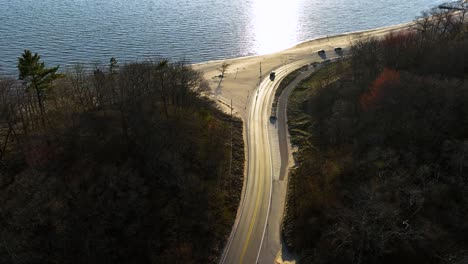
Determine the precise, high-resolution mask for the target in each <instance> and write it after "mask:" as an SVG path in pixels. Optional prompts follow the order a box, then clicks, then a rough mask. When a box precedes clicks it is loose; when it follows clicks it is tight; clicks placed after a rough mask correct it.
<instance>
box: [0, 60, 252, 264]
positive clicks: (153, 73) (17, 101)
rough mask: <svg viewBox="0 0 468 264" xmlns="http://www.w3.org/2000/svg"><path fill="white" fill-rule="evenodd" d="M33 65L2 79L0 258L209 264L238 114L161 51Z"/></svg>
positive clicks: (216, 250)
mask: <svg viewBox="0 0 468 264" xmlns="http://www.w3.org/2000/svg"><path fill="white" fill-rule="evenodd" d="M30 55H31V54H30ZM28 56H29V55H28ZM26 57H27V56H25V55H23V58H26ZM27 59H28V60H34V57H32V55H31V56H29V57H28V58H27ZM25 60H26V59H25ZM20 61H21V59H20ZM26 61H27V60H26ZM26 64H27V63H26ZM28 65H29V64H28ZM30 65H32V64H31V63H30ZM34 65H35V66H34V67H29V66H27V65H26V66H25V65H23V66H24V67H23V69H26V70H24V72H25V74H24V76H20V78H21V79H23V81H21V82H18V81H16V80H11V79H2V80H0V93H1V95H2V96H1V100H2V101H1V102H0V106H1V109H0V125H1V128H0V129H1V130H0V135H1V137H0V142H2V146H1V156H0V158H1V160H0V162H1V170H0V203H1V204H2V206H1V208H0V237H1V239H0V262H1V263H100V264H101V263H216V262H217V259H218V257H219V256H220V255H221V251H222V249H223V246H224V243H225V241H226V240H227V236H228V234H229V232H230V230H231V226H232V224H233V222H234V219H235V216H236V211H237V207H238V202H239V199H240V192H241V188H242V182H243V180H242V178H243V162H244V149H243V138H242V122H241V121H240V120H238V119H232V118H231V117H229V116H227V115H225V114H224V113H222V112H221V111H219V110H218V109H217V108H216V107H215V106H214V105H213V103H212V102H210V101H209V100H207V99H205V98H203V97H201V96H200V91H202V90H203V88H204V87H205V85H206V84H205V83H204V81H203V79H202V78H201V76H200V74H199V73H198V72H195V71H193V70H192V69H191V68H190V67H189V66H187V65H185V64H183V63H171V62H168V61H165V60H161V61H156V62H147V63H132V64H126V65H123V66H120V67H119V65H118V64H117V61H116V60H115V59H112V60H111V63H110V65H109V67H108V68H96V69H94V71H93V72H91V73H90V72H87V71H85V69H84V67H82V66H81V65H77V66H75V67H74V68H73V69H70V70H69V71H67V72H66V73H65V74H64V75H61V74H57V75H53V74H54V72H53V70H50V69H47V68H44V69H42V71H41V70H36V72H35V73H34V69H38V68H41V66H40V61H37V63H36V64H34ZM28 67H29V68H28ZM42 68H43V67H42ZM31 69H32V70H31ZM31 71H32V72H31ZM44 76H46V77H45V78H42V77H44ZM22 77H24V78H22ZM47 78H49V79H55V81H53V82H48V79H47ZM231 129H232V134H231ZM231 135H232V142H233V147H232V150H233V151H232V165H231V163H230V159H231ZM231 167H232V170H231Z"/></svg>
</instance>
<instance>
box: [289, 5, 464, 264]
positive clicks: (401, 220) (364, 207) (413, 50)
mask: <svg viewBox="0 0 468 264" xmlns="http://www.w3.org/2000/svg"><path fill="white" fill-rule="evenodd" d="M464 16H465V13H464V12H452V11H448V10H438V9H434V10H431V11H430V12H427V13H424V14H423V15H422V16H421V17H420V18H418V20H416V21H415V22H414V25H413V26H412V27H411V28H410V29H408V30H405V31H402V32H397V33H392V34H389V35H387V36H385V37H383V38H378V39H377V38H371V39H366V40H356V41H354V43H353V45H352V47H351V48H350V50H349V54H350V55H349V56H347V57H345V58H343V59H342V60H340V61H338V62H335V63H331V64H327V65H323V66H321V67H319V69H318V70H317V71H316V72H315V73H314V74H312V75H311V76H310V77H309V78H308V79H306V80H304V81H303V82H302V83H301V84H299V85H298V87H297V88H296V90H295V91H294V93H293V94H292V96H291V98H290V103H289V106H288V120H289V131H290V134H291V140H292V144H293V145H294V146H297V147H298V151H297V152H296V153H295V161H296V164H297V166H296V167H295V168H294V169H292V171H291V174H290V181H289V186H288V189H289V191H288V198H287V205H286V206H287V207H286V215H285V220H284V223H283V230H282V233H283V238H284V240H285V243H286V245H287V246H288V248H289V249H290V250H292V251H293V252H294V253H295V254H297V255H298V256H299V263H317V264H319V263H320V264H325V263H330V264H331V263H334V264H340V263H343V264H344V263H356V264H364V263H376V264H377V263H379V264H386V263H388V264H390V263H427V264H432V263H434V264H436V263H460V264H461V263H467V261H468V243H467V242H468V240H467V237H468V221H467V220H468V82H467V78H468V68H467V65H468V64H467V58H468V38H467V37H468V28H467V25H466V23H465V21H464Z"/></svg>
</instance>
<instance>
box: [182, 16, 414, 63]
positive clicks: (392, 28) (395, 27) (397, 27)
mask: <svg viewBox="0 0 468 264" xmlns="http://www.w3.org/2000/svg"><path fill="white" fill-rule="evenodd" d="M413 24H414V21H411V22H406V23H400V24H395V25H390V26H383V27H376V28H370V29H363V30H356V31H348V32H344V33H339V34H336V35H329V36H327V35H325V36H324V35H321V36H318V37H316V38H311V39H307V40H304V41H297V42H295V43H294V44H292V45H290V46H288V47H286V48H284V49H282V50H279V51H275V52H271V53H265V54H256V55H246V56H239V57H232V58H225V59H214V60H207V61H202V62H197V63H191V64H189V65H191V66H199V65H204V64H209V63H220V62H226V61H232V60H240V59H249V58H255V57H260V56H269V55H274V54H276V53H281V52H285V51H288V50H290V49H294V48H298V47H300V46H303V45H307V44H309V43H310V42H316V41H324V40H325V39H327V40H328V39H332V38H338V37H346V36H353V35H359V34H370V33H373V32H377V31H384V30H385V31H398V30H403V29H405V28H409V27H411V26H412V25H413ZM388 33H390V32H388Z"/></svg>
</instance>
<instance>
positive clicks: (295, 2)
mask: <svg viewBox="0 0 468 264" xmlns="http://www.w3.org/2000/svg"><path fill="white" fill-rule="evenodd" d="M301 1H302V0H253V5H252V12H253V14H252V29H253V31H254V32H253V34H254V38H255V40H254V43H255V44H254V47H253V49H254V52H255V53H257V54H267V53H272V52H276V51H280V50H282V49H285V48H287V47H289V46H291V45H292V44H294V43H295V42H296V41H297V30H298V11H299V7H300V2H301Z"/></svg>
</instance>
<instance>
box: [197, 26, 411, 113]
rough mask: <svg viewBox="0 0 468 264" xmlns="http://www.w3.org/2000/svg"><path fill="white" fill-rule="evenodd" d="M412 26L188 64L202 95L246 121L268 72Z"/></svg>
mask: <svg viewBox="0 0 468 264" xmlns="http://www.w3.org/2000/svg"><path fill="white" fill-rule="evenodd" d="M412 25H414V21H412V22H407V23H401V24H396V25H391V26H387V27H379V28H374V29H368V30H360V31H353V32H345V33H341V34H338V35H333V36H321V37H318V38H315V39H310V40H307V41H303V42H299V43H296V44H294V45H293V46H291V47H289V48H286V49H284V50H281V51H278V52H273V53H269V54H262V55H251V56H244V57H235V58H230V59H221V60H211V61H205V62H201V63H195V64H189V65H190V66H191V67H192V68H193V69H194V70H197V71H200V72H201V73H202V75H203V77H204V78H205V80H207V82H208V84H209V87H210V89H209V91H208V92H205V94H204V95H206V96H208V97H209V98H211V99H213V101H215V102H216V103H217V104H218V106H219V107H220V108H221V109H222V110H224V111H226V112H230V111H231V106H230V105H231V102H232V108H233V110H234V114H235V115H236V116H238V117H241V118H242V119H244V120H246V113H247V107H248V106H247V105H248V102H249V98H250V96H251V95H253V94H254V92H255V90H256V87H257V85H258V83H259V80H260V79H263V78H265V77H266V76H267V75H268V74H269V73H270V72H271V71H274V70H275V69H276V68H278V67H280V66H283V65H285V64H289V63H292V62H294V61H299V60H301V59H304V58H308V59H312V60H313V61H316V62H320V61H323V60H325V59H328V55H331V56H336V55H335V54H334V48H335V47H342V48H344V49H346V48H348V47H349V46H350V45H351V44H352V42H353V41H355V40H356V39H362V38H370V37H376V38H379V37H382V36H385V35H386V34H388V33H392V32H398V31H402V30H406V29H408V28H410V27H411V26H412ZM322 49H323V50H325V51H326V53H327V54H328V55H327V56H325V57H320V56H318V55H317V51H318V50H322ZM223 63H228V64H229V65H230V66H229V68H228V69H227V71H226V72H225V74H224V78H223V79H222V80H220V78H218V75H219V74H220V71H219V70H218V69H219V68H220V67H221V65H222V64H223Z"/></svg>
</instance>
